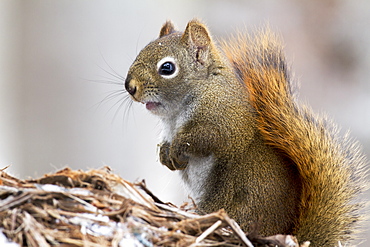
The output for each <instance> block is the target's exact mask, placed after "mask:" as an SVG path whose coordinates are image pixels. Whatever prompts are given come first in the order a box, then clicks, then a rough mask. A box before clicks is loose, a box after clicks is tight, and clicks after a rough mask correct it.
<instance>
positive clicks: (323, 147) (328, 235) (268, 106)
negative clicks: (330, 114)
mask: <svg viewBox="0 0 370 247" xmlns="http://www.w3.org/2000/svg"><path fill="white" fill-rule="evenodd" d="M223 50H224V52H225V54H226V56H227V57H228V59H229V60H230V62H231V64H232V65H233V66H234V69H235V72H236V74H237V75H238V76H239V77H240V79H241V80H242V81H243V82H244V83H245V84H246V86H247V88H248V91H249V97H250V101H251V103H252V105H253V107H254V108H255V110H256V111H257V113H258V125H259V130H260V131H261V133H262V135H263V137H264V139H265V140H266V142H267V143H268V144H270V145H272V146H273V147H275V148H276V149H277V150H279V151H280V152H281V153H282V154H283V155H285V156H287V157H288V158H290V159H291V160H292V161H293V162H294V163H295V164H296V166H297V168H298V171H299V175H300V176H301V180H302V195H301V203H300V212H299V218H298V219H297V222H296V224H295V229H293V232H292V234H295V235H296V236H297V237H298V239H299V240H300V241H311V246H334V245H336V244H338V241H347V240H349V239H350V234H352V233H353V231H354V229H355V225H356V222H357V221H358V220H359V218H360V215H359V210H360V209H361V207H362V204H361V203H359V202H355V200H354V199H355V198H356V197H357V196H358V195H359V194H360V193H361V192H362V191H363V190H364V187H365V179H364V177H365V172H364V164H365V160H364V157H363V156H362V154H361V152H360V150H359V148H358V145H357V144H355V143H353V142H352V141H350V140H349V139H348V136H345V137H341V138H339V137H338V130H337V128H336V127H335V126H334V125H333V124H332V123H331V122H329V121H328V120H327V119H325V118H324V117H321V116H318V115H315V114H313V113H312V111H311V110H310V109H309V108H308V107H307V106H303V105H299V104H297V103H296V101H295V97H294V95H293V93H292V86H291V78H290V75H289V73H288V68H287V64H286V61H285V58H284V56H283V53H282V46H281V44H280V42H279V39H278V38H276V36H274V35H273V34H271V32H270V31H263V32H259V33H258V35H256V36H255V37H253V38H252V37H249V36H241V35H240V36H237V37H234V38H232V39H231V40H230V41H227V42H225V43H224V44H223ZM266 206H268V205H266Z"/></svg>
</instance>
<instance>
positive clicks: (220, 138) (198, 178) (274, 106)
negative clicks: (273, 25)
mask: <svg viewBox="0 0 370 247" xmlns="http://www.w3.org/2000/svg"><path fill="white" fill-rule="evenodd" d="M223 53H225V54H226V57H227V58H225V57H224V55H223ZM167 58H169V61H172V62H174V66H175V67H176V68H177V69H178V70H177V72H176V73H177V74H174V76H173V77H171V76H170V77H166V76H162V75H161V74H160V73H159V72H158V71H157V67H158V66H159V65H160V62H161V61H162V59H165V60H166V59H167ZM158 64H159V65H158ZM125 86H126V89H127V91H128V92H129V93H130V94H131V96H132V98H133V99H134V100H136V101H139V102H142V103H145V104H147V107H148V102H149V105H150V104H151V103H150V102H152V101H154V102H156V106H157V107H155V108H153V109H152V110H151V111H152V112H153V113H154V114H155V115H158V116H159V117H160V119H161V120H162V122H163V124H164V128H165V135H164V140H163V143H162V144H161V149H160V161H161V163H162V164H164V165H166V166H167V167H168V168H170V169H171V170H180V173H181V174H182V178H183V180H184V182H185V184H188V185H189V187H190V188H191V189H192V191H193V192H194V193H195V194H196V198H195V199H196V201H197V204H198V207H199V210H200V211H201V212H206V213H210V212H212V211H216V210H219V209H221V208H224V209H225V210H226V212H227V213H228V214H229V215H230V216H231V217H233V218H234V219H235V220H236V221H237V222H238V223H239V224H240V225H241V227H242V228H243V229H244V230H248V227H249V226H250V225H251V224H252V223H258V224H259V225H260V228H261V233H262V234H264V235H273V234H277V233H283V234H297V236H298V238H299V240H300V241H305V240H310V241H312V246H323V245H328V246H330V245H334V244H336V243H337V241H339V240H341V241H344V240H347V239H348V238H349V233H350V232H351V231H352V229H353V223H354V222H355V221H357V220H358V219H359V217H358V215H357V214H358V209H359V207H360V205H357V204H353V203H352V200H353V198H354V197H355V196H356V195H357V194H358V193H359V192H360V191H361V190H362V185H364V184H365V183H364V182H363V181H362V179H363V177H364V176H363V174H362V173H361V169H362V166H363V164H364V162H363V158H362V156H361V155H360V154H359V151H358V149H357V147H356V146H355V145H353V144H351V143H348V142H347V141H342V140H339V139H338V138H337V137H336V132H335V131H332V130H333V129H335V128H333V127H332V124H330V123H328V122H327V121H326V120H324V119H323V118H320V117H317V116H316V115H314V114H312V113H311V111H310V110H308V108H307V107H304V106H299V105H298V104H296V103H295V101H294V99H293V95H292V90H291V85H290V78H289V73H288V71H287V65H286V63H285V60H284V57H283V55H282V51H281V46H280V45H279V43H278V42H277V39H276V38H275V37H274V36H273V35H271V34H270V33H269V32H266V33H260V34H259V35H258V36H257V37H256V38H255V39H252V38H249V37H245V36H239V37H237V38H235V39H233V40H230V41H228V42H226V44H225V45H223V51H220V50H219V49H218V48H217V47H216V46H215V45H214V42H213V41H212V38H211V36H210V35H209V33H208V29H207V28H206V26H205V25H204V24H202V23H201V22H199V21H198V20H193V21H190V22H189V23H188V25H187V27H186V29H185V31H184V33H180V32H176V31H175V30H174V29H173V24H172V23H169V22H167V23H166V24H165V25H164V26H163V28H162V30H161V31H160V38H159V39H157V40H155V41H153V42H151V43H150V44H149V45H148V46H146V47H145V48H144V49H143V50H142V51H141V52H140V54H139V55H138V57H137V58H136V60H135V61H134V63H133V65H132V66H131V67H130V70H129V72H128V75H127V79H126V82H125ZM194 171H195V172H194Z"/></svg>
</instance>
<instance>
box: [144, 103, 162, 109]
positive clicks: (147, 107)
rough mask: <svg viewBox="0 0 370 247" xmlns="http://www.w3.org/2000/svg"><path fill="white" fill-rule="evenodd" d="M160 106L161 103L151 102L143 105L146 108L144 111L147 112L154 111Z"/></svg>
mask: <svg viewBox="0 0 370 247" xmlns="http://www.w3.org/2000/svg"><path fill="white" fill-rule="evenodd" d="M161 105H162V104H161V103H159V102H151V101H149V102H147V103H145V107H146V109H147V110H149V111H154V110H156V109H157V108H158V107H160V106H161Z"/></svg>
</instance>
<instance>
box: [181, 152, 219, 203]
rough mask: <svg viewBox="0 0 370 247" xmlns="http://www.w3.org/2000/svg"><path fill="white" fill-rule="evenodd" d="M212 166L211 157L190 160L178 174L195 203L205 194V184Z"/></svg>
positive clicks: (212, 159)
mask: <svg viewBox="0 0 370 247" xmlns="http://www.w3.org/2000/svg"><path fill="white" fill-rule="evenodd" d="M213 164H214V158H213V156H212V155H211V156H208V157H203V158H191V159H190V161H189V163H188V166H187V167H186V169H185V170H181V171H180V174H181V177H182V180H183V182H184V184H185V187H186V188H187V189H188V191H189V194H190V196H191V197H192V198H193V199H194V200H195V201H196V202H197V201H199V199H200V198H201V197H202V196H203V194H204V193H205V189H206V188H205V182H206V180H207V178H208V176H209V174H210V172H211V169H212V167H213Z"/></svg>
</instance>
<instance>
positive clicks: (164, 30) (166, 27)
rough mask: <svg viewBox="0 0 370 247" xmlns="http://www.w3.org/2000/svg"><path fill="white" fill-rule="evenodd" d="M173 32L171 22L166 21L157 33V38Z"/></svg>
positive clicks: (173, 27) (173, 28)
mask: <svg viewBox="0 0 370 247" xmlns="http://www.w3.org/2000/svg"><path fill="white" fill-rule="evenodd" d="M174 32H176V30H175V26H174V25H173V23H172V22H171V21H166V23H165V24H163V26H162V29H161V31H160V32H159V38H162V37H163V36H166V35H169V34H171V33H174Z"/></svg>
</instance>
